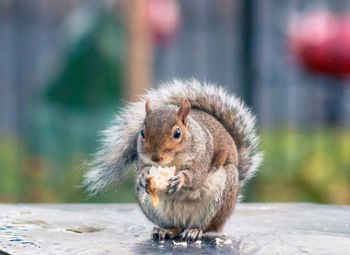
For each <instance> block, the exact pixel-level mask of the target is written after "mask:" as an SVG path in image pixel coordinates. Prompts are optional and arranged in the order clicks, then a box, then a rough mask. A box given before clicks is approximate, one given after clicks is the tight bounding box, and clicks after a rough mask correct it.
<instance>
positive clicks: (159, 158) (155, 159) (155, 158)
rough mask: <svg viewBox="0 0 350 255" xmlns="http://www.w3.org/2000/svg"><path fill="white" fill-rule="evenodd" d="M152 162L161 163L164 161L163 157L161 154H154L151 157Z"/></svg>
mask: <svg viewBox="0 0 350 255" xmlns="http://www.w3.org/2000/svg"><path fill="white" fill-rule="evenodd" d="M151 160H152V161H153V162H157V163H158V162H160V161H162V160H163V157H162V156H160V154H159V153H152V155H151Z"/></svg>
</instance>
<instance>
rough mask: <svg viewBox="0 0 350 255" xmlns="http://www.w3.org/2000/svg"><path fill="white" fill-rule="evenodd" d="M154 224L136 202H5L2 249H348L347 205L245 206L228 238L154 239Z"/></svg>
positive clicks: (32, 251)
mask: <svg viewBox="0 0 350 255" xmlns="http://www.w3.org/2000/svg"><path fill="white" fill-rule="evenodd" d="M152 227H153V225H152V224H151V223H150V222H149V221H148V220H147V219H146V218H145V217H144V216H143V215H142V213H141V211H140V210H139V208H138V207H137V205H116V204H103V205H100V204H99V205H97V204H88V205H86V204H85V205H0V251H1V252H0V255H2V254H123V255H125V254H155V253H160V252H161V253H167V252H169V253H170V252H171V253H172V254H183V253H186V254H188V253H198V254H205V253H212V252H214V253H220V254H227V253H228V254H350V206H326V205H314V204H241V205H239V206H238V208H237V210H236V212H235V214H234V215H233V216H232V217H231V219H230V220H229V222H228V223H227V225H226V227H225V233H226V236H225V237H222V239H224V240H226V239H227V240H230V241H228V242H226V243H223V241H220V242H218V243H217V240H215V237H212V236H209V237H207V238H206V239H205V241H203V242H202V243H200V244H199V243H197V244H193V245H187V246H186V245H184V244H179V243H174V242H172V241H168V242H162V243H160V242H152V241H151V239H150V233H151V230H152Z"/></svg>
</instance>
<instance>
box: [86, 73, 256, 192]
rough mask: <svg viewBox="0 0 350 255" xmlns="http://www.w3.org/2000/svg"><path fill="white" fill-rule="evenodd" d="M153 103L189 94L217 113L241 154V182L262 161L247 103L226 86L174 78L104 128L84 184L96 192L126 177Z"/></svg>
mask: <svg viewBox="0 0 350 255" xmlns="http://www.w3.org/2000/svg"><path fill="white" fill-rule="evenodd" d="M146 98H149V99H150V100H151V104H152V106H155V107H161V106H162V105H179V104H180V102H181V101H182V99H183V98H187V99H188V100H189V101H190V103H191V106H192V108H194V109H200V110H203V111H205V112H207V113H209V114H211V115H212V116H214V117H215V118H216V119H217V120H218V121H219V122H220V123H221V124H222V125H223V126H224V127H225V129H226V130H227V131H228V132H229V133H230V135H231V136H232V137H233V140H234V141H235V143H236V146H237V150H238V156H239V165H238V171H239V180H240V184H241V186H242V185H243V184H244V183H245V182H246V181H247V180H248V179H250V178H251V177H252V176H253V175H254V173H255V172H256V171H257V168H258V167H259V165H260V164H261V161H262V153H261V152H260V151H259V140H258V137H257V135H256V130H255V122H256V120H255V117H254V116H253V114H252V113H251V111H250V110H249V109H248V108H247V107H246V106H245V105H244V103H243V102H242V101H241V100H240V99H238V98H237V97H234V96H232V95H229V93H228V92H227V91H226V90H225V89H224V88H222V87H218V86H214V85H211V84H203V85H202V84H200V83H199V82H198V81H196V80H194V79H192V80H184V81H181V80H174V81H172V82H168V83H164V84H162V85H161V86H160V87H159V88H158V89H153V90H149V91H148V92H147V93H146V95H145V96H144V97H143V98H142V100H141V101H140V102H137V103H132V104H128V105H127V106H126V107H125V108H123V109H122V110H121V112H120V114H119V115H118V116H117V117H116V119H115V122H114V124H113V125H112V127H110V128H109V129H107V130H106V131H104V132H103V136H104V139H103V141H102V144H103V147H102V149H101V150H100V151H99V152H98V153H97V154H96V155H95V157H94V160H93V161H92V162H91V163H90V164H89V169H90V170H89V171H88V172H87V173H86V174H85V176H84V182H83V184H84V185H85V186H86V187H87V189H88V191H89V192H90V193H92V194H95V193H97V192H99V191H101V190H103V189H106V188H108V187H110V186H111V185H112V184H114V183H115V184H118V183H119V182H120V181H122V180H123V179H124V177H125V176H126V173H127V169H128V167H129V165H130V164H131V163H132V162H133V161H135V159H136V156H137V151H136V149H137V146H136V141H137V136H138V134H139V131H140V129H141V127H142V124H143V121H144V119H145V115H146V114H145V100H146Z"/></svg>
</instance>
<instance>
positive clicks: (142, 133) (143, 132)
mask: <svg viewBox="0 0 350 255" xmlns="http://www.w3.org/2000/svg"><path fill="white" fill-rule="evenodd" d="M140 134H141V136H142V138H145V130H143V129H142V130H141V132H140Z"/></svg>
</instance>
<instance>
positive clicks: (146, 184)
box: [138, 173, 149, 194]
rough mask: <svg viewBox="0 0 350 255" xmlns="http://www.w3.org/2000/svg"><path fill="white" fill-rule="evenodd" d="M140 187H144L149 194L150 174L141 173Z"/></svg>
mask: <svg viewBox="0 0 350 255" xmlns="http://www.w3.org/2000/svg"><path fill="white" fill-rule="evenodd" d="M138 180H139V185H140V186H141V187H143V188H144V189H145V190H146V192H147V193H148V194H149V181H148V173H141V174H139V177H138Z"/></svg>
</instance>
